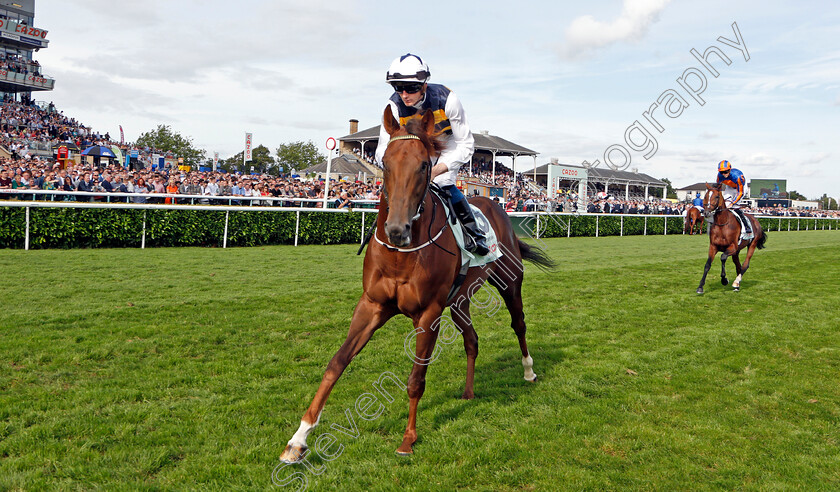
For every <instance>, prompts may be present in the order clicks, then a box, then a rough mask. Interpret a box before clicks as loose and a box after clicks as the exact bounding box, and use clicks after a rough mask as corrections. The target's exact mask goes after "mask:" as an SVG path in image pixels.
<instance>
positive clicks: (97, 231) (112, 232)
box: [0, 208, 376, 248]
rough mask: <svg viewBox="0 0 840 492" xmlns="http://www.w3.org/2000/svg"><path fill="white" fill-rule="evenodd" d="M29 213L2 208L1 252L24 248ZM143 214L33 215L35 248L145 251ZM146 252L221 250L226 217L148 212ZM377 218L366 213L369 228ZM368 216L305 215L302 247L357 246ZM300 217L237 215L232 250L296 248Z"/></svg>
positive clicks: (36, 211) (42, 211)
mask: <svg viewBox="0 0 840 492" xmlns="http://www.w3.org/2000/svg"><path fill="white" fill-rule="evenodd" d="M25 213H26V212H25V209H23V208H0V248H23V246H24V236H25V234H26V217H25ZM143 213H144V211H143V210H127V209H73V208H32V209H30V232H29V244H30V248H113V247H139V246H140V242H141V238H142V234H143ZM145 213H146V246H149V247H156V246H210V247H213V246H221V245H222V242H223V238H224V230H225V212H223V211H207V212H205V211H192V210H146V211H145ZM374 220H376V213H372V212H366V213H365V225H366V226H369V225H370V224H372V223H373V221H374ZM361 229H362V214H361V212H350V213H322V212H301V214H300V229H299V231H298V244H347V243H357V242H358V241H359V238H360V236H361ZM294 242H295V212H246V211H243V212H231V213H230V218H229V222H228V241H227V244H228V246H257V245H261V244H294Z"/></svg>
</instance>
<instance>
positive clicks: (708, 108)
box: [35, 0, 840, 197]
mask: <svg viewBox="0 0 840 492" xmlns="http://www.w3.org/2000/svg"><path fill="white" fill-rule="evenodd" d="M768 5H770V6H768ZM35 7H36V9H35V10H36V12H35V24H36V27H40V28H43V29H47V30H48V31H49V34H48V39H49V41H50V47H49V48H47V49H44V50H41V51H40V52H39V53H37V54H36V59H38V60H39V61H40V62H41V64H42V66H43V71H44V73H45V74H47V75H49V76H51V77H53V78H55V79H56V86H55V90H54V91H53V92H52V93H44V94H38V95H37V97H36V99H46V100H52V101H54V102H55V103H56V105H57V106H58V107H59V109H61V110H63V111H64V112H65V114H67V115H71V116H75V117H77V119H79V120H80V121H82V122H83V123H84V124H86V125H90V126H93V127H94V129H96V130H98V131H101V132H103V133H104V132H106V131H107V132H110V133H111V135H118V134H119V133H118V132H119V129H118V125H122V126H123V128H124V129H125V132H126V139H127V140H134V139H136V138H137V136H138V135H139V134H140V133H142V132H144V131H148V130H150V129H153V128H155V126H156V125H158V124H168V125H171V126H172V127H173V128H174V129H175V130H177V131H178V132H180V133H181V134H183V135H186V136H189V137H192V138H193V140H194V142H195V143H196V144H197V145H198V146H199V147H201V148H204V149H206V150H207V151H208V156H212V153H213V152H214V151H216V152H219V153H220V155H221V157H222V158H225V157H229V156H231V155H233V154H235V153H237V152H239V151H241V150H242V148H243V146H244V133H245V132H252V133H253V134H254V140H255V144H263V145H266V146H268V147H269V148H272V149H273V148H276V147H277V145H278V144H280V143H284V142H291V141H295V140H312V141H313V142H315V143H316V144H317V145H319V146H321V145H323V142H324V141H325V140H326V139H327V137H330V136H334V137H340V136H343V135H346V134H347V133H348V129H349V126H348V120H349V119H351V118H356V119H358V120H359V121H360V128H362V129H364V128H368V127H371V126H374V125H377V124H379V119H380V117H381V114H382V110H383V108H384V106H385V102H386V99H387V98H388V97H389V96H390V92H389V87H388V86H387V85H386V84H385V83H384V76H385V71H386V70H387V67H388V65H389V64H390V62H391V60H392V59H393V58H394V57H396V56H398V55H400V54H403V53H407V52H411V53H416V54H419V55H420V56H422V57H423V58H424V60H425V61H427V62H428V64H429V65H430V68H431V71H432V81H433V82H438V83H443V84H445V85H447V86H448V87H450V88H451V89H453V90H454V91H456V92H457V93H458V95H459V96H460V98H461V100H462V101H463V103H464V106H465V109H466V112H467V116H468V118H469V122H470V125H471V127H472V130H473V131H475V132H478V131H481V130H488V131H489V132H490V133H491V134H494V135H498V136H501V137H503V138H506V139H508V140H511V141H513V142H516V143H518V144H520V145H523V146H525V147H528V148H531V149H533V150H535V151H537V152H539V153H540V156H539V158H538V161H537V162H538V164H544V163H546V162H548V161H549V159H551V158H552V157H556V158H558V159H559V160H560V161H561V162H563V163H569V164H579V163H581V162H582V161H584V160H587V161H589V162H594V161H595V160H599V161H600V162H601V163H602V164H601V165H604V164H603V163H604V162H605V157H604V153H605V150H607V149H610V148H612V149H618V146H621V147H622V148H624V149H626V152H627V155H629V156H630V160H631V162H630V163H629V164H625V163H626V157H625V156H623V154H622V150H613V151H610V153H609V156H608V159H610V161H611V162H613V163H614V164H617V165H625V166H626V167H629V168H638V169H639V171H641V172H644V173H647V174H650V175H652V176H654V177H659V178H661V177H667V178H669V179H671V181H672V182H674V184H675V185H677V187H681V186H686V185H689V184H692V183H695V182H698V181H705V180H712V179H714V175H715V169H716V163H717V162H718V161H719V160H721V159H728V160H730V161H731V162H733V164H734V165H735V167H737V168H739V169H741V170H742V171H744V172H745V174H746V175H747V177H748V179H753V178H755V179H758V178H774V179H787V180H788V189H795V190H797V191H799V192H801V193H803V194H805V195H807V196H808V197H816V196H821V195H822V194H823V193H828V194H829V195H831V196H838V195H840V165H839V164H840V135H838V130H837V129H838V128H840V117H838V115H840V5H839V4H836V3H835V2H826V1H825V0H822V1H809V0H800V1H797V2H766V1H738V2H731V1H722V0H721V1H717V0H714V1H694V2H687V1H682V2H681V1H677V0H674V1H670V0H604V1H597V2H562V1H531V2H511V1H510V0H507V1H496V0H485V1H483V2H451V1H448V2H441V1H425V2H414V3H409V4H400V3H394V2H393V1H389V2H384V1H378V0H375V1H364V2H362V1H357V0H342V1H340V2H339V1H330V0H307V1H303V0H298V1H289V0H272V1H268V0H265V1H261V0H240V1H238V2H220V1H215V0H183V1H158V0H146V1H143V2H123V1H113V0H76V1H73V0H62V1H59V0H37V1H36V5H35ZM733 23H737V28H738V31H739V32H740V40H739V37H738V33H736V32H734V30H733V26H732V24H733ZM719 38H725V39H724V40H720V41H719ZM726 40H729V42H730V44H733V43H734V44H736V45H737V44H739V41H741V42H742V43H743V45H745V46H746V50H745V51H746V53H744V52H743V50H742V49H740V48H738V47H737V46H736V47H733V46H731V45H728V44H727V43H726ZM710 46H716V47H717V48H718V49H720V51H721V52H722V53H723V54H724V55H725V56H726V57H727V58H728V59H729V60H731V64H729V65H727V64H726V63H725V62H724V61H721V59H720V58H718V57H717V55H715V54H710V55H709V60H710V63H711V67H712V68H713V69H715V70H716V71H717V72H718V73H719V75H718V76H717V77H714V76H712V75H711V74H710V72H709V70H708V69H707V68H704V67H703V66H702V64H701V63H700V62H699V61H698V60H697V59H696V58H695V57H693V56H692V54H691V52H690V50H691V49H692V48H693V49H696V50H697V51H698V52H699V53H701V54H702V53H704V52H706V50H707V48H709V47H710ZM747 57H749V60H747V59H746V58H747ZM692 67H693V68H695V69H697V70H696V72H690V75H688V76H687V77H686V78H685V80H684V83H685V84H687V85H689V86H690V87H693V88H695V89H697V88H699V87H700V86H701V84H702V83H703V82H702V80H701V76H702V77H703V79H705V84H706V87H705V89H704V90H703V91H702V93H701V94H699V95H698V96H697V99H699V100H702V101H703V104H702V105H701V104H700V103H699V102H698V100H697V99H695V98H694V97H692V96H691V95H690V94H689V93H688V92H687V90H686V89H684V88H683V87H682V86H681V84H680V83H679V82H678V80H677V79H679V78H681V77H682V76H683V73H684V72H685V71H686V70H687V69H691V68H692ZM697 73H699V74H701V75H697ZM668 90H671V91H673V92H672V93H666V91H668ZM663 94H666V97H669V98H670V106H669V107H670V110H671V115H670V116H667V115H665V114H664V109H663V108H664V106H665V104H660V105H659V106H658V107H654V108H653V110H651V106H652V105H654V104H656V102H657V100H658V99H660V98H661V96H662V95H663ZM667 94H670V96H668V95H667ZM674 94H678V95H679V96H678V97H677V96H674ZM663 101H664V100H663ZM665 102H668V101H665ZM680 106H684V107H682V108H680ZM680 110H681V111H680ZM645 112H648V116H649V117H650V119H652V120H654V121H655V122H656V123H654V122H651V121H650V120H649V119H646V117H645V115H644V114H643V113H645ZM677 113H678V114H679V115H678V116H677ZM636 121H638V126H637V127H636V128H637V129H636V130H632V131H631V132H630V135H629V138H630V140H631V142H630V143H628V142H627V141H626V140H625V132H626V131H627V130H628V128H629V127H630V126H631V125H633V124H634V122H636ZM657 123H658V124H659V126H660V129H661V131H659V130H660V129H656V128H655V125H656V124H657ZM643 132H647V133H648V135H645V134H644V133H643ZM645 139H648V142H649V143H648V142H645ZM651 139H653V140H655V142H656V147H655V152H654V147H653V143H652V141H651ZM631 144H632V145H631ZM633 145H635V146H636V148H637V149H639V150H636V149H633V148H632V146H633ZM611 146H615V147H611ZM644 147H646V148H644ZM646 155H647V157H646ZM508 162H509V161H508ZM532 166H533V160H532V159H521V158H520V159H518V160H517V170H524V169H526V168H529V167H532Z"/></svg>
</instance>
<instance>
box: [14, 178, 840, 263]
mask: <svg viewBox="0 0 840 492" xmlns="http://www.w3.org/2000/svg"><path fill="white" fill-rule="evenodd" d="M4 194H5V195H21V194H23V195H26V196H28V195H36V196H37V195H44V194H52V195H56V196H61V195H65V196H66V195H75V196H83V197H117V198H132V197H134V198H137V197H138V196H139V197H146V198H175V199H188V198H189V199H196V200H201V199H211V200H222V201H225V200H228V201H237V200H254V201H260V202H264V201H269V202H278V201H279V202H297V203H299V204H300V206H297V207H288V206H277V205H274V206H265V205H262V204H261V205H253V204H252V205H250V206H248V205H201V204H199V205H194V204H189V205H187V204H183V205H179V204H152V203H131V202H129V203H126V202H121V201H113V202H97V201H94V202H78V201H50V200H43V201H21V200H0V207H10V208H25V209H26V213H25V217H26V218H25V220H26V232H25V236H24V249H26V250H28V249H29V244H30V209H32V208H74V209H108V208H110V209H128V210H144V211H145V210H195V211H205V212H225V228H224V235H223V237H222V247H223V248H227V239H228V221H229V218H230V212H295V216H296V217H295V240H294V244H295V246H297V245H298V238H299V235H298V233H299V229H300V213H301V212H309V213H312V212H322V213H349V212H360V213H361V214H362V221H361V227H360V231H359V242H360V243H361V242H363V241H364V235H365V231H366V216H365V214H370V213H373V214H377V213H378V210H377V209H376V208H375V207H376V205H377V204H378V203H379V202H377V201H372V200H356V201H353V203H354V204H363V205H365V206H366V207H364V208H361V207H354V208H341V209H336V208H327V209H324V208H321V207H322V205H323V202H324V199H323V198H321V199H306V198H291V197H281V198H274V197H239V196H232V197H231V196H208V195H177V194H164V193H144V194H140V193H104V192H80V191H73V192H69V191H68V192H65V191H55V190H0V196H2V195H4ZM306 203H313V204H314V205H316V207H306V206H302V205H304V204H306ZM508 216H510V217H514V218H519V219H522V221H523V222H530V221H535V227H534V229H533V230H534V232H535V233H536V234H535V236H536V238H540V237H541V236H542V235H543V234H544V232H545V230H546V227H547V225H548V222H549V221H554V222H555V223H557V224H558V225H559V226H560V227H561V228H563V229H565V230H566V237H570V236H571V229H572V220H573V219H575V218H576V217H595V237H600V236H601V234H600V219H601V217H619V218H620V228H619V235H620V236H624V235H625V234H624V222H625V217H627V218H634V217H636V218H643V219H644V227H643V233H642V235H647V232H648V229H647V225H648V219H651V218H655V219H663V220H664V227H663V235H667V234H668V219H669V218H670V219H671V220H672V221H673V220H678V221H679V222H680V224H684V222H685V217H683V216H682V215H661V214H659V215H657V214H647V215H641V214H580V213H572V212H509V213H508ZM755 217H756V218H762V219H771V220H776V219H778V227H777V228H776V229H775V230H777V231H780V230H783V227H782V221H783V220H785V221H787V227H786V230H787V231H793V230H796V231H799V230H806V231H807V230H816V221H817V220H823V221H825V220H827V221H829V222H828V225H829V227H828V230H837V229H838V227H840V218H837V217H795V216H791V217H778V216H764V215H761V216H755ZM794 219H796V228H795V229H794V228H793V227H792V223H793V220H794ZM811 221H813V222H814V224H813V226H811V225H810V223H811ZM367 226H369V224H368V225H367ZM822 229H823V230H825V229H826V227H825V223H823V227H822ZM773 230H774V229H772V228H769V229H768V232H772V231H773ZM681 233H682V234H685V230H684V229H683V230H682V231H681ZM140 247H141V249H144V248H145V247H146V214H145V213H144V214H143V229H142V235H141V241H140Z"/></svg>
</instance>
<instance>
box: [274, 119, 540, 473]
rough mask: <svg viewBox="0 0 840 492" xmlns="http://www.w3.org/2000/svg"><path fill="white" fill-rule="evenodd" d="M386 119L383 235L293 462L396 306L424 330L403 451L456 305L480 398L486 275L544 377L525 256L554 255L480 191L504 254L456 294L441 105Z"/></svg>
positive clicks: (528, 365) (289, 456)
mask: <svg viewBox="0 0 840 492" xmlns="http://www.w3.org/2000/svg"><path fill="white" fill-rule="evenodd" d="M383 123H384V125H385V129H386V130H387V132H388V134H389V135H390V137H391V139H390V142H389V144H388V148H387V151H386V152H385V155H384V157H383V163H384V174H383V186H384V188H383V193H382V198H381V199H380V202H379V214H378V217H377V223H376V228H375V232H374V236H375V239H376V241H371V243H370V245H369V246H368V250H367V253H366V254H365V260H364V268H363V273H362V287H363V290H364V292H363V293H362V296H361V299H359V302H358V304H357V305H356V309H355V311H354V312H353V319H352V321H351V322H350V330H349V332H348V334H347V339H346V340H345V341H344V343H343V344H342V345H341V347H340V348H339V349H338V352H337V353H336V354H335V356H334V357H333V358H332V360H330V362H329V364H328V365H327V368H326V372H325V373H324V378H323V380H322V381H321V385H320V386H319V387H318V391H317V392H316V393H315V397H314V398H313V399H312V403H311V404H310V405H309V409H308V410H307V411H306V413H304V415H303V418H302V419H301V423H300V427H299V428H298V430H297V432H296V433H295V435H294V436H293V437H292V439H291V440H290V441H289V443H288V445H287V446H286V448H285V450H284V451H283V454H282V455H281V457H280V459H281V460H282V461H284V462H286V463H294V462H298V461H300V460H302V459H303V456H304V454H305V452H306V450H307V445H306V437H307V435H308V434H309V433H310V432H311V431H312V429H313V428H314V427H315V426H316V425H317V424H318V421H319V419H320V417H321V411H322V410H323V409H324V405H325V403H326V401H327V397H329V394H330V391H332V389H333V386H334V385H335V383H336V381H338V378H339V377H340V376H341V374H342V373H343V372H344V369H345V368H346V367H347V365H348V364H350V361H352V360H353V358H354V357H356V355H358V353H359V352H360V351H361V350H362V348H364V346H365V344H367V342H368V340H370V338H371V336H372V335H373V333H374V332H375V331H376V330H377V329H379V328H380V327H381V326H382V325H384V324H385V322H386V321H388V319H390V318H391V317H393V316H394V315H396V314H400V313H401V314H404V315H406V316H407V317H409V318H411V319H412V321H413V322H414V327H415V332H414V333H415V334H416V339H415V345H416V349H415V352H416V354H415V357H414V365H413V367H412V369H411V373H410V375H409V377H408V385H407V392H408V399H409V405H408V408H409V415H408V424H407V426H406V429H405V434H404V436H403V441H402V444H400V446H399V448H397V453H398V454H403V455H407V454H412V453H413V448H412V447H413V445H414V443H415V441H417V429H416V423H417V406H418V403H419V402H420V398H421V397H422V396H423V391H424V390H425V386H426V369H427V368H428V365H429V361H430V360H432V359H433V358H432V354H433V351H434V348H435V342H436V341H437V338H438V334H439V332H440V331H441V330H439V329H437V328H438V325H439V324H440V318H441V315H442V313H443V310H444V308H445V307H446V306H447V305H448V306H449V307H450V311H451V314H452V320H453V322H454V324H455V325H456V326H457V329H458V330H459V331H460V332H461V333H462V335H463V338H464V349H465V350H466V354H467V375H466V383H465V385H464V393H463V396H462V398H465V399H471V398H473V397H474V391H473V380H474V371H475V359H476V356H477V355H478V335H477V334H476V332H475V330H474V329H473V326H472V322H471V321H470V301H469V298H470V297H471V295H472V294H474V293H475V292H476V291H477V290H478V288H479V287H480V286H481V285H482V283H483V282H484V281H485V280H488V281H489V282H490V284H491V285H493V286H494V287H495V288H496V289H498V291H499V293H500V294H501V296H502V298H503V299H504V301H505V305H506V306H507V309H508V311H509V312H510V316H511V326H512V327H513V330H514V332H515V333H516V336H517V337H518V338H519V348H520V350H521V352H522V366H523V367H524V372H525V379H526V380H527V381H535V380H536V378H537V376H536V374H534V371H533V364H534V361H533V359H532V358H531V355H530V353H529V352H528V346H527V344H526V342H525V316H524V314H523V312H522V296H521V287H522V277H523V275H522V274H523V265H522V260H523V259H525V260H529V261H531V262H533V263H535V264H536V265H537V266H539V267H541V268H545V269H550V268H553V267H554V262H553V261H552V260H551V259H550V258H548V257H547V256H546V255H545V254H544V253H543V252H542V251H541V250H539V249H536V248H532V247H531V246H529V245H528V244H526V243H523V242H522V241H520V240H519V239H517V237H516V235H515V234H514V232H513V227H512V225H511V222H510V219H509V218H508V216H507V214H505V212H504V210H502V208H501V207H500V206H499V205H498V204H496V203H495V202H493V201H491V200H489V199H487V198H484V197H476V198H474V199H473V200H471V203H473V204H475V205H476V206H477V207H478V208H480V209H481V211H482V212H483V213H484V215H485V216H486V217H487V219H488V220H489V222H490V224H491V225H492V227H493V229H494V231H495V232H496V236H497V239H498V241H499V249H501V250H502V251H503V256H502V257H501V258H499V259H498V260H496V261H494V262H491V263H489V264H487V265H485V266H483V267H474V268H470V269H469V270H468V271H467V276H466V279H465V280H464V282H463V284H462V285H461V287H460V289H459V291H458V295H455V296H453V295H450V290H451V288H452V286H453V284H454V282H455V279H456V277H457V276H458V274H459V268H460V266H461V256H460V251H459V249H458V245H457V243H456V242H455V238H454V236H453V233H452V231H451V229H448V224H447V218H446V214H445V210H444V207H445V205H444V203H443V202H442V201H441V199H440V198H438V197H437V196H436V195H435V194H434V193H431V192H430V191H429V190H430V187H431V186H432V184H431V168H432V166H433V161H434V158H435V157H437V156H438V155H439V154H440V150H441V149H442V148H443V144H442V142H440V141H439V140H438V139H437V138H436V137H435V136H434V133H433V132H434V125H435V119H434V114H433V113H432V112H431V111H428V112H426V113H425V114H424V115H423V117H422V119H414V120H411V121H410V122H409V123H408V124H407V125H406V126H405V127H401V126H400V125H399V123H397V121H396V120H395V119H394V117H393V116H392V113H391V109H390V107H387V108H385V114H384V118H383ZM503 276H504V278H502V277H503ZM401 348H402V347H401Z"/></svg>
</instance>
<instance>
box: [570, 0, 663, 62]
mask: <svg viewBox="0 0 840 492" xmlns="http://www.w3.org/2000/svg"><path fill="white" fill-rule="evenodd" d="M669 2H670V0H624V7H623V8H622V10H621V15H619V16H618V17H617V18H616V19H614V20H612V21H611V22H601V21H599V20H596V19H595V17H593V16H591V15H584V16H581V17H578V18H576V19H575V20H573V21H572V23H571V24H570V25H569V27H568V29H566V43H565V45H564V46H563V47H562V48H561V54H562V55H563V56H564V57H566V58H576V57H579V56H581V55H583V54H585V53H588V52H590V51H593V50H597V49H599V48H603V47H605V46H609V45H611V44H614V43H617V42H620V41H631V40H632V41H635V40H639V39H641V38H642V37H644V35H645V34H646V33H647V31H648V29H649V28H650V26H651V24H653V23H654V22H656V21H657V20H659V13H660V12H662V10H663V9H664V8H665V6H666V5H668V3H669Z"/></svg>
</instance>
